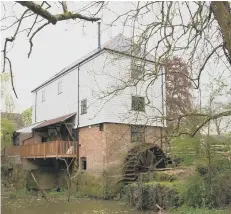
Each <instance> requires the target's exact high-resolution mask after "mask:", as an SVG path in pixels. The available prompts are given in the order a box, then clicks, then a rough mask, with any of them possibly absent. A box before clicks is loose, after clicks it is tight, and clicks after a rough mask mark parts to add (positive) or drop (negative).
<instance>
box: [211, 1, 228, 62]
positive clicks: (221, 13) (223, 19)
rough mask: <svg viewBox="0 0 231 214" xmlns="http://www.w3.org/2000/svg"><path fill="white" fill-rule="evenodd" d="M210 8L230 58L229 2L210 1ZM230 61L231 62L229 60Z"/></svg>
mask: <svg viewBox="0 0 231 214" xmlns="http://www.w3.org/2000/svg"><path fill="white" fill-rule="evenodd" d="M211 8H212V11H213V14H214V17H215V19H216V20H217V22H218V24H219V26H220V29H221V33H222V36H223V40H224V43H225V44H224V46H225V48H226V50H227V51H228V54H229V59H231V12H230V3H229V2H226V1H212V2H211ZM230 63H231V62H230Z"/></svg>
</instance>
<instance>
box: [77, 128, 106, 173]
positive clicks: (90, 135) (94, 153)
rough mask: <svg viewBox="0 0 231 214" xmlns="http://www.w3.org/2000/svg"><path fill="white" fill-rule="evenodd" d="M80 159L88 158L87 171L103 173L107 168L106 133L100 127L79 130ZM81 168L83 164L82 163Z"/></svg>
mask: <svg viewBox="0 0 231 214" xmlns="http://www.w3.org/2000/svg"><path fill="white" fill-rule="evenodd" d="M79 143H80V144H81V147H80V151H79V154H80V158H81V157H86V158H87V171H88V172H93V173H102V172H103V169H104V167H105V165H104V164H105V160H104V159H105V153H104V152H105V147H106V144H105V133H104V131H100V130H99V125H94V126H89V127H83V128H80V129H79ZM80 167H81V163H80Z"/></svg>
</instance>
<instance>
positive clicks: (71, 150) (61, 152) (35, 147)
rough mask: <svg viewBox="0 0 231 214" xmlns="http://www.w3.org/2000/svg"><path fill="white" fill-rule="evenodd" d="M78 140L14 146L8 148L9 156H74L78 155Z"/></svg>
mask: <svg viewBox="0 0 231 214" xmlns="http://www.w3.org/2000/svg"><path fill="white" fill-rule="evenodd" d="M77 145H78V144H77V142H76V141H51V142H44V143H33V144H27V145H22V146H14V147H11V148H9V149H8V150H7V154H8V156H15V155H20V157H21V158H33V159H35V158H44V159H46V158H74V157H77V154H78V151H77V149H78V148H77Z"/></svg>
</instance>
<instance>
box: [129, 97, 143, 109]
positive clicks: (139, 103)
mask: <svg viewBox="0 0 231 214" xmlns="http://www.w3.org/2000/svg"><path fill="white" fill-rule="evenodd" d="M132 110H134V111H145V103H144V97H137V96H132Z"/></svg>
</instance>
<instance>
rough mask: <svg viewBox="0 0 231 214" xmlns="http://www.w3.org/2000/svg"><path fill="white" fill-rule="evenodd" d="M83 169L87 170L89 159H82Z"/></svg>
mask: <svg viewBox="0 0 231 214" xmlns="http://www.w3.org/2000/svg"><path fill="white" fill-rule="evenodd" d="M80 160H81V169H83V170H86V169H87V158H85V157H81V158H80Z"/></svg>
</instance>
